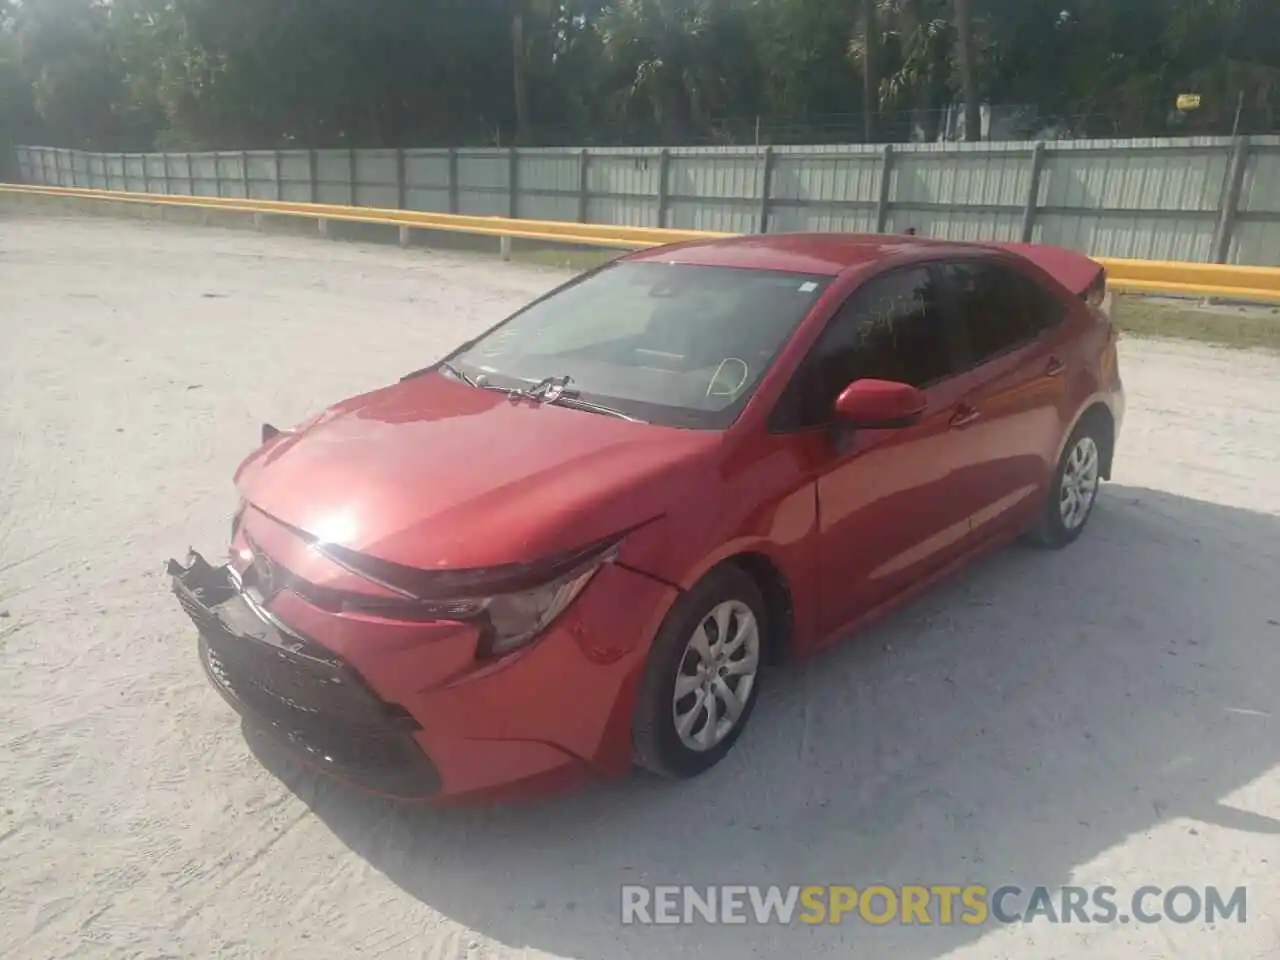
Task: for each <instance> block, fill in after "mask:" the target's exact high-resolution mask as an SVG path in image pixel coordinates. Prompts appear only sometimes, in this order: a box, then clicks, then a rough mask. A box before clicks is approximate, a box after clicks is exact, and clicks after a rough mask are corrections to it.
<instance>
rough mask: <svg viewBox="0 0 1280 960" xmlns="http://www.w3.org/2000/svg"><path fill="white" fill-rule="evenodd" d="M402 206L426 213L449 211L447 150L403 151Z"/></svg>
mask: <svg viewBox="0 0 1280 960" xmlns="http://www.w3.org/2000/svg"><path fill="white" fill-rule="evenodd" d="M404 179H405V206H406V207H408V208H409V209H410V210H425V211H427V212H428V213H448V212H449V151H448V150H406V151H405V154H404Z"/></svg>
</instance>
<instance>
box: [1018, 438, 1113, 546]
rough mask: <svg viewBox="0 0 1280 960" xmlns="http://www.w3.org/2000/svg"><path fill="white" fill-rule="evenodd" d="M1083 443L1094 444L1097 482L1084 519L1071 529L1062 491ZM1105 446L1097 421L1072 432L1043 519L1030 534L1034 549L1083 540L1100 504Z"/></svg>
mask: <svg viewBox="0 0 1280 960" xmlns="http://www.w3.org/2000/svg"><path fill="white" fill-rule="evenodd" d="M1084 440H1091V441H1092V442H1093V446H1094V448H1095V451H1096V455H1097V457H1098V473H1097V476H1096V477H1095V480H1094V484H1095V485H1094V491H1093V495H1092V497H1091V498H1090V499H1089V502H1088V506H1087V508H1086V510H1085V514H1084V517H1083V519H1081V520H1080V521H1079V522H1078V523H1077V524H1076V525H1075V526H1068V525H1067V524H1066V522H1065V521H1064V520H1063V517H1062V506H1061V505H1062V488H1063V483H1064V480H1065V478H1066V474H1067V469H1068V464H1069V463H1070V462H1071V457H1072V455H1073V454H1074V453H1075V451H1076V449H1077V447H1079V446H1080V444H1081V442H1082V441H1084ZM1105 443H1106V438H1105V436H1104V435H1103V431H1102V430H1101V429H1099V427H1098V423H1097V420H1096V419H1094V418H1091V417H1089V418H1086V419H1084V420H1082V421H1081V422H1080V423H1079V424H1078V425H1077V426H1076V428H1075V430H1073V431H1072V433H1071V437H1070V439H1068V440H1067V443H1066V445H1065V446H1064V447H1063V450H1062V456H1061V457H1060V458H1059V460H1058V468H1057V469H1056V470H1055V471H1054V473H1053V481H1052V483H1050V484H1049V493H1048V496H1046V497H1045V502H1044V508H1043V509H1042V510H1041V511H1040V516H1039V518H1038V519H1037V520H1036V522H1035V525H1034V526H1033V527H1032V528H1031V529H1030V530H1028V531H1027V539H1028V540H1029V541H1030V542H1031V543H1032V544H1033V545H1034V546H1037V547H1042V548H1044V549H1048V550H1061V549H1062V548H1063V547H1065V546H1067V545H1069V544H1072V543H1074V542H1075V541H1076V540H1077V539H1078V538H1079V537H1080V534H1082V533H1084V528H1085V527H1087V526H1088V525H1089V518H1090V517H1092V516H1093V508H1094V506H1095V505H1096V504H1097V502H1098V489H1099V488H1100V487H1101V485H1102V476H1101V461H1102V458H1103V457H1104V456H1105V447H1104V444H1105Z"/></svg>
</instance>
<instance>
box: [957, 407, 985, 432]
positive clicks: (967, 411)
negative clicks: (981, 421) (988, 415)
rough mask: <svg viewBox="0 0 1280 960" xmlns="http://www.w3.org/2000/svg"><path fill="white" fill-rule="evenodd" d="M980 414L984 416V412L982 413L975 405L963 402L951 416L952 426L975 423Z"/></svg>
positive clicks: (964, 425)
mask: <svg viewBox="0 0 1280 960" xmlns="http://www.w3.org/2000/svg"><path fill="white" fill-rule="evenodd" d="M980 416H982V414H980V413H979V412H978V411H977V410H975V409H974V408H973V407H971V406H969V405H968V404H961V405H960V407H959V409H957V410H956V412H955V414H954V415H953V416H952V417H951V426H952V427H967V426H968V425H969V424H971V423H973V421H975V420H977V419H978V417H980Z"/></svg>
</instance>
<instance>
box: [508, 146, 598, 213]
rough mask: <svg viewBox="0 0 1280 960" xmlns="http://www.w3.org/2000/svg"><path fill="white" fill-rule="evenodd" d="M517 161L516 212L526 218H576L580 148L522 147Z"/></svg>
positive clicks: (579, 184)
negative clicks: (540, 148) (539, 148)
mask: <svg viewBox="0 0 1280 960" xmlns="http://www.w3.org/2000/svg"><path fill="white" fill-rule="evenodd" d="M518 162H519V169H518V170H517V171H516V199H517V205H516V214H517V216H520V217H523V218H525V219H526V220H577V219H578V213H579V210H580V207H581V195H582V191H581V183H582V151H580V150H521V151H519V161H518Z"/></svg>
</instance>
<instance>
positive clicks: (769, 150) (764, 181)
mask: <svg viewBox="0 0 1280 960" xmlns="http://www.w3.org/2000/svg"><path fill="white" fill-rule="evenodd" d="M772 184H773V146H772V145H770V146H767V147H765V148H764V153H762V154H761V155H760V230H759V232H760V233H768V232H769V200H770V198H771V196H772V192H773V187H772Z"/></svg>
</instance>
